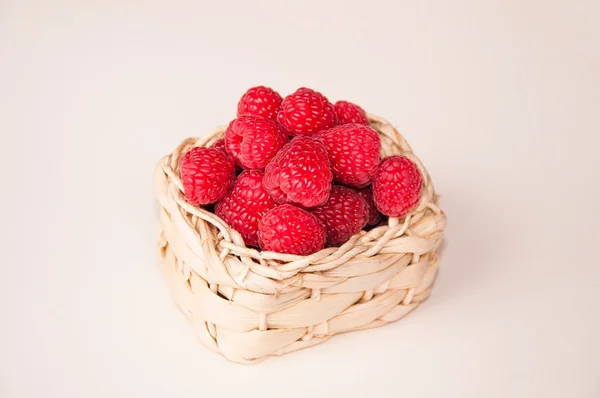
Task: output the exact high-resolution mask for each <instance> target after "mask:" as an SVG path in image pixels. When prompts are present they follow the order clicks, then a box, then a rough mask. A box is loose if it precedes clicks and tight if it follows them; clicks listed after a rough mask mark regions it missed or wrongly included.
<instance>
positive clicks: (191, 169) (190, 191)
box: [179, 147, 235, 206]
mask: <svg viewBox="0 0 600 398" xmlns="http://www.w3.org/2000/svg"><path fill="white" fill-rule="evenodd" d="M179 169H180V170H179V173H180V175H181V182H182V184H183V191H184V194H185V199H186V200H187V201H188V202H189V203H191V204H193V205H195V206H197V205H206V204H209V203H215V202H217V201H219V200H221V199H222V198H223V197H224V196H225V194H226V193H227V191H229V188H231V185H232V184H233V180H234V179H235V171H234V164H233V162H232V161H231V159H229V158H228V157H227V155H225V154H223V152H221V151H220V150H218V149H215V148H206V147H194V148H192V149H191V150H190V151H188V152H187V153H186V154H185V155H184V156H183V157H182V158H181V163H180V166H179Z"/></svg>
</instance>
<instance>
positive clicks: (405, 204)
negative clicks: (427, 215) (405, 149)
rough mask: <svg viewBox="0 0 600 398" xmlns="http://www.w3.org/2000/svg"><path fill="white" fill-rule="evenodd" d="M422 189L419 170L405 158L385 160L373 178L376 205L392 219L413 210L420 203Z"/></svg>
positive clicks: (397, 157) (398, 156)
mask: <svg viewBox="0 0 600 398" xmlns="http://www.w3.org/2000/svg"><path fill="white" fill-rule="evenodd" d="M422 188H423V177H422V176H421V173H420V172H419V169H418V168H417V166H416V165H415V164H414V163H413V162H412V161H411V160H410V159H408V158H407V157H405V156H400V155H393V156H389V157H387V158H385V159H383V161H382V162H381V165H379V168H378V169H377V172H376V173H375V176H374V177H373V199H374V200H375V205H376V206H377V208H378V209H379V211H380V212H382V213H383V214H385V215H388V216H390V217H402V216H404V215H406V214H407V213H408V212H409V211H410V210H412V209H413V208H414V207H415V206H416V205H417V204H418V203H419V200H420V197H421V190H422Z"/></svg>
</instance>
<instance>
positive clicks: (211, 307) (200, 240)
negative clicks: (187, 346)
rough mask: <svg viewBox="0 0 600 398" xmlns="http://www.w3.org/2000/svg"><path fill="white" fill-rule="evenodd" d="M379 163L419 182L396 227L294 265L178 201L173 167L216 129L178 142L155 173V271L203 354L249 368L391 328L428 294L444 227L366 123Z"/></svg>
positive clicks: (390, 145)
mask: <svg viewBox="0 0 600 398" xmlns="http://www.w3.org/2000/svg"><path fill="white" fill-rule="evenodd" d="M369 119H370V121H371V127H373V128H374V129H375V130H377V131H378V132H379V134H380V136H381V142H382V156H388V155H392V154H402V155H404V156H407V157H408V158H410V159H411V160H413V161H414V162H415V163H416V165H417V166H418V167H419V169H420V171H421V173H422V174H423V180H424V186H423V192H422V198H421V201H420V202H419V204H418V206H417V208H416V209H414V210H413V211H412V212H411V213H410V214H409V215H407V216H406V217H404V218H401V219H397V218H390V219H389V221H388V224H387V225H384V226H379V227H377V228H374V229H372V230H370V231H368V232H367V231H361V233H360V234H357V235H355V236H353V237H352V238H351V239H350V240H349V241H348V242H346V243H345V244H344V245H342V246H341V247H339V248H335V247H331V248H326V249H323V250H321V251H319V252H317V253H314V254H312V255H309V256H297V255H290V254H281V253H274V252H266V251H260V250H256V249H252V248H247V247H246V246H245V245H244V241H243V239H242V237H241V235H240V234H239V233H238V232H237V231H235V230H233V229H230V228H229V227H228V225H227V224H226V223H225V222H223V220H221V219H220V218H219V217H217V216H216V215H215V214H214V213H211V212H209V211H206V210H204V209H202V208H198V207H195V206H192V205H190V204H189V203H187V202H186V201H185V199H184V195H183V187H182V184H181V180H180V178H179V160H180V158H181V156H182V155H183V154H185V153H186V152H187V151H188V150H190V149H191V148H192V147H194V146H205V145H207V146H208V145H211V144H212V143H213V142H215V141H216V140H217V139H219V138H221V137H222V136H223V133H224V129H218V130H217V131H215V132H214V133H213V134H210V135H208V136H206V137H203V138H189V139H187V140H185V141H183V142H182V143H181V144H180V145H179V146H178V147H177V148H176V149H175V151H174V152H173V153H171V154H169V155H167V156H165V157H164V158H163V159H161V161H160V162H159V163H158V165H157V167H156V171H155V191H156V196H157V198H158V201H159V202H160V205H161V207H162V209H161V211H160V220H161V224H162V231H161V234H160V239H159V252H160V264H161V270H162V273H163V275H164V278H165V279H166V281H167V284H168V286H169V288H170V290H171V293H172V296H173V298H174V300H175V302H176V303H177V305H178V306H179V307H180V309H181V310H182V311H183V313H184V314H185V315H187V317H188V318H189V320H190V321H191V322H192V324H193V327H194V329H195V331H196V333H197V335H198V337H199V338H200V340H201V341H202V342H203V343H204V344H205V345H206V346H207V347H208V348H210V349H212V350H214V351H216V352H220V353H222V354H223V355H224V356H225V357H226V358H227V359H229V360H231V361H234V362H239V363H253V362H256V361H258V360H261V359H264V358H266V357H268V356H271V355H281V354H284V353H288V352H291V351H295V350H298V349H301V348H305V347H309V346H312V345H315V344H318V343H321V342H323V341H325V340H327V339H328V338H329V337H331V336H333V335H335V334H339V333H344V332H349V331H354V330H362V329H369V328H373V327H378V326H382V325H385V324H387V323H389V322H393V321H397V320H399V319H400V318H402V317H403V316H405V315H406V314H408V313H409V312H410V311H412V310H413V309H415V308H416V307H417V306H418V305H419V304H420V303H421V302H422V301H423V300H425V299H426V298H427V297H428V296H429V294H430V291H431V287H432V283H433V281H434V279H435V276H436V273H437V269H438V256H437V254H436V249H437V247H438V246H439V244H440V242H441V240H442V233H443V230H444V227H445V225H446V217H445V215H444V213H443V211H441V209H440V208H439V207H438V200H439V197H438V195H436V193H435V191H434V188H433V184H432V182H431V178H430V177H429V174H428V173H427V171H426V170H425V169H424V168H423V166H422V164H421V162H420V161H419V159H418V158H417V157H416V156H415V155H414V154H413V152H412V150H411V148H410V146H409V145H408V143H407V142H406V141H405V139H404V138H403V137H402V136H401V135H400V134H399V133H398V131H397V130H396V129H395V128H394V127H392V126H391V125H390V124H389V123H388V122H387V121H385V120H384V119H381V118H379V117H376V116H373V115H369Z"/></svg>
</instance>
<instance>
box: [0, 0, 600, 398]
mask: <svg viewBox="0 0 600 398" xmlns="http://www.w3.org/2000/svg"><path fill="white" fill-rule="evenodd" d="M283 3H284V2H277V1H272V2H266V1H260V2H255V1H248V2H244V1H238V2H218V1H213V2H194V1H174V2H161V1H139V2H136V1H132V2H129V1H127V2H125V1H85V2H83V1H75V0H72V1H60V0H57V1H52V2H46V1H37V2H34V1H31V2H28V1H10V0H9V1H6V0H4V1H1V2H0V29H1V31H0V40H1V41H0V132H1V133H0V134H1V136H2V144H1V145H0V148H1V149H0V151H1V156H0V162H2V163H1V165H2V171H3V173H2V176H3V178H2V182H1V183H2V195H1V197H0V201H1V206H0V209H1V210H0V212H1V213H2V214H1V218H0V220H2V223H1V224H0V235H1V241H2V246H1V248H2V250H1V256H2V265H0V273H1V274H0V320H1V326H0V397H3V398H13V397H42V396H52V397H131V396H136V397H138V396H139V397H164V396H170V397H199V396H215V397H216V396H219V397H229V396H238V397H271V396H279V397H309V396H310V397H321V396H323V397H334V396H343V394H347V395H353V396H357V397H398V396H410V397H484V396H485V397H564V396H569V397H578V398H586V397H590V398H597V397H598V396H600V379H599V377H598V376H599V375H600V340H599V337H598V336H599V335H600V320H599V318H600V310H599V309H598V305H599V303H600V289H599V284H600V265H599V258H600V257H599V256H600V254H599V253H598V251H597V248H598V240H599V238H600V232H599V228H598V225H599V221H600V217H599V215H600V211H599V207H598V202H599V200H600V195H599V188H598V186H599V182H600V164H599V161H598V149H597V148H598V145H599V144H600V140H599V139H598V134H600V122H599V120H600V118H599V111H600V79H599V70H600V28H599V27H598V23H597V22H598V18H600V3H598V2H597V1H593V0H590V1H576V2H575V1H566V0H565V1H562V2H541V1H540V2H537V1H533V0H530V1H487V2H481V1H476V0H473V1H465V0H461V1H456V2H450V1H447V2H446V1H437V2H416V1H389V2H384V1H373V0H371V1H345V2H342V1H331V2H327V1H302V2H296V3H294V4H292V3H291V2H290V4H283ZM255 84H267V85H271V86H273V87H275V88H276V89H278V90H279V91H280V92H281V93H282V94H285V93H289V92H291V91H292V90H294V89H295V88H297V87H298V86H301V85H306V86H309V87H314V88H316V89H319V90H320V91H322V92H323V93H325V94H326V95H327V96H329V97H330V99H332V100H337V99H347V100H351V101H356V102H358V103H360V104H361V105H363V106H364V107H365V108H366V109H367V110H368V111H370V112H372V113H375V114H378V115H381V116H384V117H386V118H388V119H389V120H391V121H393V122H394V124H395V125H396V126H397V127H398V128H399V129H400V130H401V131H402V132H403V133H404V134H405V136H406V137H407V139H408V140H409V142H410V143H411V145H412V146H413V148H414V149H415V151H416V152H417V153H418V154H419V156H420V157H421V158H422V160H423V162H424V163H425V165H426V166H427V167H428V169H429V171H430V172H431V174H432V176H433V178H434V181H435V183H436V188H437V190H438V191H439V192H440V193H441V194H442V195H443V201H442V205H443V208H444V209H445V210H446V212H447V214H448V218H449V224H448V229H447V242H446V243H447V244H446V249H445V251H444V253H443V257H442V262H441V273H440V275H439V278H438V282H437V285H436V288H435V289H434V292H433V295H432V297H431V299H430V300H429V301H428V302H427V303H426V304H425V305H423V306H422V307H421V308H420V309H419V310H418V311H417V312H415V313H413V314H411V315H410V316H408V317H407V318H406V319H404V320H403V321H400V322H399V323H396V324H393V325H390V326H388V327H385V328H380V329H376V330H373V331H368V332H361V333H354V334H347V335H344V336H339V337H336V338H333V339H332V340H330V341H329V342H328V343H326V344H323V345H320V346H317V347H315V348H311V349H309V350H304V351H301V352H298V353H295V354H292V355H289V356H286V357H283V358H276V359H271V360H268V361H266V362H264V363H262V364H260V365H257V366H253V367H248V366H240V365H234V364H230V363H228V362H226V361H225V360H224V359H223V358H221V357H220V356H218V355H216V354H213V353H211V352H209V351H208V350H206V349H205V348H204V347H203V346H201V344H200V342H199V341H198V340H196V337H195V336H194V334H193V332H192V329H191V327H190V325H188V323H187V320H186V319H184V317H183V316H182V315H180V313H179V312H178V311H177V310H176V308H175V306H174V305H173V304H172V302H171V300H170V297H169V296H168V292H167V290H166V288H165V286H164V285H163V282H162V280H161V278H160V274H159V270H158V267H157V264H156V252H155V240H156V237H157V230H158V224H157V217H156V215H155V213H156V204H155V202H154V198H153V192H152V171H153V166H154V164H155V162H156V161H157V160H158V159H159V157H161V156H162V155H164V154H166V153H167V152H169V151H171V150H172V149H173V147H174V146H175V145H177V143H178V142H179V141H180V140H182V139H183V138H185V137H187V136H191V135H199V134H203V133H204V132H208V131H210V130H211V129H212V128H213V127H215V126H217V125H222V124H225V123H228V122H229V120H230V119H231V118H233V116H234V112H235V105H236V102H237V100H238V98H239V96H240V95H241V94H242V93H243V91H245V89H246V88H248V87H250V86H252V85H255ZM217 394H218V395H217Z"/></svg>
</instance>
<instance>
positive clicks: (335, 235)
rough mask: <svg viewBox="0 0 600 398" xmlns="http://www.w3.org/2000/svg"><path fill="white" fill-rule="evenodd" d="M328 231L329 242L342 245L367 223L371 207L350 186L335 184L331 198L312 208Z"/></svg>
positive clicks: (331, 244)
mask: <svg viewBox="0 0 600 398" xmlns="http://www.w3.org/2000/svg"><path fill="white" fill-rule="evenodd" d="M311 212H312V214H314V215H315V216H316V217H317V218H318V219H319V220H321V222H322V223H323V224H325V230H326V231H327V243H328V244H329V245H330V246H340V245H342V244H343V243H345V242H346V241H347V240H348V239H350V237H351V236H352V235H354V234H357V233H358V232H359V231H360V230H361V229H363V228H364V227H365V225H367V221H368V220H369V208H368V207H367V203H366V202H365V200H364V199H363V198H361V197H360V196H359V194H358V193H357V192H356V191H355V190H353V189H350V188H346V187H341V186H334V187H333V188H331V193H330V195H329V200H328V201H327V203H325V204H324V205H323V206H319V207H315V208H314V209H312V211H311Z"/></svg>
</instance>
